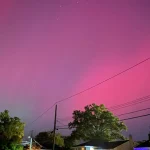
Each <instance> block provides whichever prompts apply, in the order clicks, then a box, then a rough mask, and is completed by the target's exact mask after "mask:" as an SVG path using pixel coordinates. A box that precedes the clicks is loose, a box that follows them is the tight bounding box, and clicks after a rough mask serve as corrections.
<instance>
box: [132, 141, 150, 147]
mask: <svg viewBox="0 0 150 150" xmlns="http://www.w3.org/2000/svg"><path fill="white" fill-rule="evenodd" d="M140 147H150V141H145V142H143V143H141V144H139V145H138V146H136V147H135V148H140Z"/></svg>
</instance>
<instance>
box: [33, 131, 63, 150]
mask: <svg viewBox="0 0 150 150" xmlns="http://www.w3.org/2000/svg"><path fill="white" fill-rule="evenodd" d="M55 138H56V141H55V143H56V145H58V146H60V147H62V146H64V139H63V138H62V136H61V134H60V133H56V136H55ZM35 140H36V141H38V142H39V143H40V144H41V145H43V146H44V145H50V144H52V143H53V132H50V131H46V132H40V133H39V134H38V135H36V137H35Z"/></svg>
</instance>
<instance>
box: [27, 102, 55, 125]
mask: <svg viewBox="0 0 150 150" xmlns="http://www.w3.org/2000/svg"><path fill="white" fill-rule="evenodd" d="M55 105H56V103H54V104H53V105H52V106H51V107H49V108H48V109H47V110H46V111H44V112H43V113H42V114H41V115H40V116H38V117H37V118H36V119H35V120H33V121H32V122H31V123H29V124H28V125H27V126H25V127H28V126H29V125H30V124H33V123H34V122H35V121H37V120H38V119H39V118H40V117H42V116H43V115H44V114H45V113H47V112H48V111H49V110H50V109H52V108H53V107H54V106H55Z"/></svg>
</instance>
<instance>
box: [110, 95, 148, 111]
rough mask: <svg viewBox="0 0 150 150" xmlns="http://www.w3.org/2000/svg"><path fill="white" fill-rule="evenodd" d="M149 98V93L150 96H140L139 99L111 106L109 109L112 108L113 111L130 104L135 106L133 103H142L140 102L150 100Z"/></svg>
mask: <svg viewBox="0 0 150 150" xmlns="http://www.w3.org/2000/svg"><path fill="white" fill-rule="evenodd" d="M149 100H150V96H149V95H148V96H145V97H142V98H139V99H137V100H135V101H130V102H127V103H124V104H121V105H118V106H116V107H115V106H114V107H110V108H108V109H109V110H111V111H115V110H118V109H122V108H126V107H130V106H133V105H136V104H140V103H143V102H146V101H149ZM113 108H114V109H113Z"/></svg>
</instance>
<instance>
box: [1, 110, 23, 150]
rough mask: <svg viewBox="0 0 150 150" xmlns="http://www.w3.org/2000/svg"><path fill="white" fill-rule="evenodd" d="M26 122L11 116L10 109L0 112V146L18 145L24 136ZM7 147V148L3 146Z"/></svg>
mask: <svg viewBox="0 0 150 150" xmlns="http://www.w3.org/2000/svg"><path fill="white" fill-rule="evenodd" d="M24 126H25V124H24V123H23V122H21V120H20V119H19V118H18V117H10V116H9V111H8V110H5V111H4V112H1V113H0V148H1V149H7V148H6V147H17V144H18V143H20V142H21V140H22V138H23V136H24ZM3 147H5V148H3Z"/></svg>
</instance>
